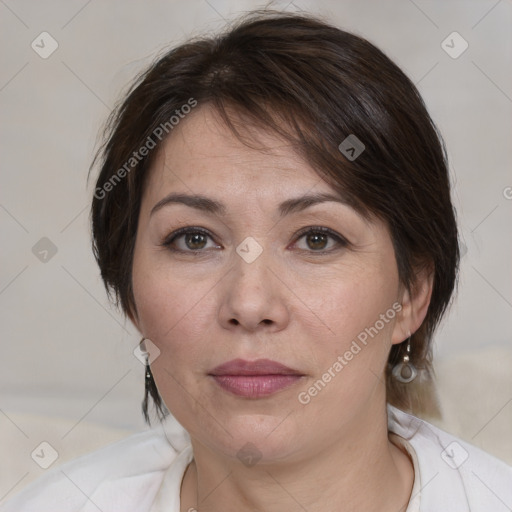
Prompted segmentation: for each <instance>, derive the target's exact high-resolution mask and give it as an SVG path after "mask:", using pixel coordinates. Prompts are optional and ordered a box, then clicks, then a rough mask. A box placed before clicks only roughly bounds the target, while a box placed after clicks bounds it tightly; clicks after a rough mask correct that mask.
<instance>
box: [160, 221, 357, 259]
mask: <svg viewBox="0 0 512 512" xmlns="http://www.w3.org/2000/svg"><path fill="white" fill-rule="evenodd" d="M195 233H200V234H202V235H205V236H208V237H210V238H212V239H213V237H212V235H211V234H210V233H209V232H208V231H207V230H205V229H203V228H199V227H193V226H190V227H185V228H180V229H178V230H176V231H174V232H173V233H171V234H170V235H168V236H167V237H166V238H165V239H164V241H163V242H162V244H161V245H162V246H164V247H166V248H167V249H168V250H170V251H172V252H179V253H190V254H197V255H199V254H203V253H204V252H205V250H204V249H197V250H192V249H189V250H183V249H175V248H173V247H171V244H172V243H173V242H175V241H176V240H177V239H178V238H179V237H181V236H183V235H187V234H195ZM310 233H315V234H318V233H321V234H324V235H329V236H330V237H331V238H333V239H334V240H335V241H336V243H337V244H338V245H339V246H340V247H335V248H334V249H323V250H318V251H314V250H307V249H299V250H301V251H306V252H309V253H312V254H315V255H325V254H330V253H331V252H334V251H336V250H339V249H340V248H344V247H346V246H348V245H349V242H348V241H347V240H346V239H345V238H343V237H342V236H341V235H339V234H338V233H336V232H335V231H333V230H331V229H329V228H326V227H323V226H308V227H306V228H303V229H301V230H300V231H299V232H298V233H297V234H296V237H297V239H296V242H297V241H298V240H300V239H301V238H302V237H304V236H305V235H308V234H310ZM296 242H295V243H296Z"/></svg>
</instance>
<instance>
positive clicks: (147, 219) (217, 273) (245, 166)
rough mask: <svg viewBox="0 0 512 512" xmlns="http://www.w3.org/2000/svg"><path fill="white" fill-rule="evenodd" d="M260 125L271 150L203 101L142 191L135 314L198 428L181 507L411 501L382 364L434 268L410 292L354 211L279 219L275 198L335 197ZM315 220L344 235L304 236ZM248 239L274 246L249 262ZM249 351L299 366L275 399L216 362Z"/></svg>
mask: <svg viewBox="0 0 512 512" xmlns="http://www.w3.org/2000/svg"><path fill="white" fill-rule="evenodd" d="M252 135H253V137H257V140H258V143H259V144H261V145H262V147H263V148H265V150H264V151H262V150H261V149H254V148H249V147H247V146H246V145H244V144H242V143H241V142H240V141H239V140H238V139H236V138H235V136H234V135H233V134H232V133H231V132H230V131H229V129H228V128H227V127H226V126H224V125H223V123H222V122H221V121H220V120H219V116H218V114H216V113H215V111H214V110H212V109H211V108H210V107H209V106H207V105H206V106H201V107H200V108H198V109H197V110H195V111H194V112H193V113H191V114H190V115H189V116H187V118H186V119H185V120H183V121H181V122H180V124H179V125H178V126H177V127H176V128H175V129H174V130H173V132H172V136H171V137H170V138H169V139H168V140H167V141H166V142H165V145H164V146H163V148H162V150H161V151H160V152H159V154H158V155H157V158H156V160H155V163H154V165H153V167H152V168H151V170H150V174H149V177H148V181H147V183H146V188H145V190H144V193H143V198H142V204H141V211H140V217H139V224H138V233H137V239H136V245H135V252H134V262H133V289H134V296H135V303H136V309H137V311H136V312H132V313H131V314H130V318H131V319H132V321H133V323H134V324H135V325H136V327H137V328H138V330H139V331H140V333H141V334H142V335H143V336H144V337H146V338H148V339H150V340H151V341H152V342H153V343H154V344H155V345H156V346H157V347H158V348H159V350H160V355H159V356H158V357H157V358H156V359H155V361H154V362H153V363H152V372H153V375H154V378H155V382H156V384H157V387H158V389H159V391H160V394H161V395H162V398H163V400H164V401H165V403H166V405H167V407H168V408H169V410H170V411H171V413H172V414H173V415H174V416H175V417H176V419H177V420H178V421H179V422H180V423H181V424H182V425H183V426H184V427H185V428H186V430H187V431H188V432H189V434H190V436H191V441H192V445H193V450H194V460H193V461H192V462H191V464H190V465H189V466H188V468H187V470H186V473H185V476H184V479H183V481H182V487H181V507H180V508H181V511H182V512H184V511H187V510H189V508H191V507H194V508H195V509H197V510H199V511H200V512H202V511H205V512H206V511H223V512H226V511H235V510H236V511H243V510H247V511H249V510H251V511H254V510H265V511H267V512H272V511H277V510H279V511H282V510H289V511H293V510H297V511H299V510H304V509H306V510H308V512H315V511H320V510H321V511H322V512H325V511H330V510H341V509H343V510H345V511H356V510H357V511H360V510H365V511H370V512H371V511H374V510H375V511H377V510H378V511H379V512H385V511H390V512H398V511H400V510H402V511H404V510H405V508H406V506H407V502H408V500H409V497H410V494H411V489H412V485H413V479H414V472H413V466H412V463H411V461H410V459H409V457H408V456H407V455H406V454H405V452H402V451H401V449H399V448H397V447H396V446H395V445H394V444H392V443H391V441H390V439H389V437H388V432H387V415H386V398H385V381H384V368H385V365H386V361H387V357H388V354H389V351H390V348H391V345H392V344H395V343H401V342H402V341H404V340H405V339H406V338H407V337H408V333H409V332H414V331H416V330H417V329H418V328H419V326H420V325H421V323H422V321H423V319H424V317H425V315H426V312H427V308H428V304H429V301H430V296H431V291H432V281H431V278H430V277H429V276H427V275H423V274H418V282H417V286H416V288H415V291H414V293H413V294H412V296H411V295H409V293H408V292H407V291H406V290H405V289H404V288H403V287H402V285H401V283H400V281H399V278H398V270H397V265H396V259H395V255H394V250H393V246H392V241H391V238H390V235H389V231H388V229H387V227H386V225H385V224H384V223H383V222H381V221H379V220H377V219H374V220H372V221H371V222H367V221H365V220H364V219H363V218H362V217H360V216H359V215H358V214H357V213H356V212H355V211H354V210H353V209H352V208H350V207H349V206H347V205H344V204H341V203H337V202H324V203H320V204H316V205H314V206H311V207H309V208H306V209H304V210H303V211H300V212H295V213H290V214H289V215H286V216H284V217H282V218H281V217H280V216H279V214H278V211H277V206H278V204H279V203H280V202H282V201H284V200H286V199H290V198H292V197H298V196H301V195H304V194H306V193H316V192H330V193H334V192H335V191H334V190H333V189H332V187H331V186H330V185H328V184H327V183H326V182H324V181H323V180H322V179H321V178H320V177H319V176H318V175H317V174H316V173H315V172H314V170H313V169H312V168H311V167H310V166H309V165H308V164H307V163H306V162H304V161H303V160H301V159H300V158H299V157H298V156H297V155H296V154H295V153H294V152H293V150H292V149H291V148H290V147H289V146H287V145H286V144H285V143H284V142H282V141H281V140H279V139H277V138H275V137H274V136H271V135H269V134H268V133H265V132H264V131H262V130H260V129H255V128H254V129H253V130H252ZM171 192H180V193H186V194H194V193H195V194H202V195H206V196H208V197H210V198H212V199H215V200H217V201H221V202H222V203H224V205H225V207H226V213H225V215H218V214H211V213H206V212H203V211H200V210H197V209H195V208H192V207H190V206H187V205H184V204H168V205H166V206H163V207H162V208H160V209H158V210H157V211H155V212H154V213H153V214H151V210H152V208H153V207H154V206H155V205H156V204H157V203H158V202H159V201H160V200H162V199H163V198H164V197H165V196H167V194H169V193H171ZM185 226H191V227H201V228H204V229H206V230H208V231H209V232H210V233H211V236H203V237H202V238H201V237H199V239H197V238H196V239H194V238H193V237H191V238H189V239H188V244H187V237H186V235H185V236H181V237H180V238H178V239H176V240H175V241H174V243H173V245H172V247H174V248H175V249H181V252H173V251H171V250H170V248H169V247H166V246H164V245H162V244H163V242H164V241H165V240H166V239H167V240H169V235H170V234H171V233H173V232H174V231H175V230H177V229H178V228H182V227H185ZM308 226H313V227H314V226H322V227H327V228H330V229H332V230H333V231H334V232H335V233H337V234H339V235H340V236H341V237H344V238H345V239H346V240H347V241H348V244H347V245H345V246H344V245H341V244H339V243H338V242H337V241H336V239H334V238H332V237H331V236H329V235H327V236H325V237H322V236H321V237H320V239H319V240H315V238H314V234H313V238H312V237H311V236H310V237H309V239H308V236H307V235H306V236H303V235H302V236H297V233H298V232H299V230H300V229H302V228H304V227H308ZM196 236H197V235H196ZM248 236H250V237H253V238H254V239H255V240H256V241H257V242H258V244H259V245H260V246H261V248H262V249H263V251H262V253H261V254H260V255H259V256H258V257H257V258H256V259H255V261H253V262H252V263H247V262H246V261H245V260H244V259H243V258H241V257H240V256H239V255H238V253H237V252H236V248H237V247H238V246H239V244H240V243H241V242H242V241H243V240H244V239H245V238H246V237H248ZM187 251H188V252H187ZM194 251H195V252H194ZM322 251H323V255H321V254H319V253H320V252H322ZM198 253H199V254H198ZM394 303H399V304H401V305H402V310H401V311H400V313H398V314H397V315H396V316H395V317H394V318H393V319H392V320H390V321H389V322H388V323H386V324H385V326H384V328H382V329H381V330H380V331H379V332H378V335H376V336H374V337H373V338H371V339H370V342H369V343H368V344H367V345H366V346H364V347H363V348H362V350H361V351H360V352H359V353H358V354H357V355H355V356H354V357H353V359H352V360H351V361H350V362H348V364H347V365H346V366H344V367H343V369H342V371H340V372H339V373H337V374H336V377H335V378H333V379H332V380H331V381H330V382H329V383H328V384H327V385H326V386H325V388H324V389H322V391H321V392H319V393H318V394H317V395H316V396H314V397H312V398H311V401H310V402H309V403H308V404H307V405H304V404H302V403H300V402H299V400H298V395H299V393H300V392H303V391H307V390H308V388H309V387H310V386H311V385H312V384H313V383H314V382H315V381H317V380H318V379H319V378H321V377H322V374H324V373H325V372H326V371H327V370H328V368H330V367H332V365H333V363H334V362H335V361H336V360H337V357H338V356H339V355H343V354H344V353H345V352H346V351H347V350H348V349H349V347H350V345H351V343H352V340H354V339H355V338H356V336H357V335H358V334H359V333H361V332H362V331H364V329H365V328H368V327H370V326H373V325H374V324H375V322H376V320H378V319H379V315H380V314H382V313H385V312H386V311H388V310H389V309H390V308H391V307H392V305H393V304H394ZM238 357H239V358H242V359H246V360H254V359H258V358H268V359H272V360H275V361H278V362H280V363H282V364H285V365H286V366H289V367H291V368H294V369H298V370H300V371H301V373H302V374H303V375H304V376H303V377H302V378H301V380H300V381H298V382H297V383H296V384H294V385H292V386H291V387H289V388H286V389H284V390H281V391H279V392H277V393H275V394H273V395H271V396H270V397H266V398H259V399H251V398H245V397H237V396H234V395H232V394H230V393H228V392H226V391H224V390H223V389H221V388H220V387H219V386H218V384H217V383H216V382H215V381H214V380H213V379H212V377H210V376H208V372H209V371H211V370H212V369H213V368H214V367H215V366H217V365H219V364H221V363H224V362H226V361H229V360H231V359H234V358H238ZM246 443H252V445H254V446H255V447H256V448H257V451H258V454H259V456H261V459H260V460H259V461H258V462H257V464H256V465H252V466H246V465H244V464H243V463H242V461H241V460H240V459H239V458H238V457H237V452H238V451H239V450H240V449H241V448H242V447H244V446H245V445H246Z"/></svg>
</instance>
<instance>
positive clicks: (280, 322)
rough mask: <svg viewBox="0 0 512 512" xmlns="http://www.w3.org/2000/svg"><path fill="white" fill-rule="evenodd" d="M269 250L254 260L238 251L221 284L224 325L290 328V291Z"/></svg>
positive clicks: (266, 328) (244, 327)
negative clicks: (240, 254) (280, 275)
mask: <svg viewBox="0 0 512 512" xmlns="http://www.w3.org/2000/svg"><path fill="white" fill-rule="evenodd" d="M269 253H270V251H265V250H263V252H262V253H261V254H260V255H259V256H258V257H257V258H256V259H255V260H254V261H250V259H244V258H243V257H242V256H239V254H236V256H235V258H234V263H233V266H232V268H231V270H230V272H228V273H227V275H226V276H225V278H224V279H223V282H222V287H221V294H222V295H221V306H220V310H219V315H220V322H221V324H222V326H223V327H224V328H226V329H233V328H238V329H240V328H242V329H244V330H247V331H257V330H259V329H263V330H265V331H267V332H268V331H279V330H281V329H283V328H285V327H286V325H287V323H288V321H289V310H288V307H289V306H288V304H289V297H290V290H289V289H288V287H287V286H286V284H285V282H284V280H283V279H282V278H281V277H278V274H279V273H280V272H279V271H278V269H277V268H276V264H275V262H273V261H272V257H271V255H270V254H269ZM249 261H250V262H249ZM281 274H282V272H281Z"/></svg>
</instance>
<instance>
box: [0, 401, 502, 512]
mask: <svg viewBox="0 0 512 512" xmlns="http://www.w3.org/2000/svg"><path fill="white" fill-rule="evenodd" d="M388 430H389V432H390V433H391V436H390V437H391V438H392V442H393V443H395V444H400V445H401V446H403V447H404V449H405V450H406V451H407V452H408V453H409V455H410V456H411V459H412V461H413V466H414V485H413V489H412V493H411V499H410V502H409V505H408V508H407V512H510V511H511V510H512V467H511V466H508V465H507V464H505V463H504V462H502V461H500V460H499V459H497V458H495V457H493V456H491V455H489V454H487V453H485V452H483V451H482V450H480V449H479V448H477V447H475V446H472V445H470V444H468V443H466V442H465V441H462V440H461V439H458V438H456V437H455V436H452V435H451V434H448V433H446V432H444V431H443V430H441V429H439V428H437V427H435V426H434V425H431V424H430V423H428V422H426V421H424V420H421V419H419V418H416V417H415V416H411V415H409V414H406V413H404V412H403V411H400V410H399V409H397V408H395V407H393V406H390V405H388ZM192 459H193V451H192V445H191V444H190V437H189V436H188V433H187V432H186V431H185V430H184V429H183V427H181V425H180V424H179V423H178V422H177V421H176V420H174V418H172V417H170V418H169V419H168V420H167V421H166V423H165V428H164V426H162V425H159V426H157V427H155V428H153V429H151V430H148V431H145V432H140V433H137V434H133V435H131V436H129V437H127V438H126V439H123V440H121V441H118V442H117V443H114V444H112V445H110V446H107V447H105V448H102V449H100V450H97V451H95V452H93V453H91V454H88V455H85V456H82V457H79V458H77V459H75V460H73V461H70V462H68V463H66V464H63V465H62V466H60V467H56V468H55V469H52V470H50V471H49V473H47V474H46V475H44V476H43V477H41V478H39V479H38V480H36V481H35V482H33V483H31V484H30V485H29V486H28V487H27V488H25V489H24V490H23V491H22V492H21V493H20V494H18V495H17V496H16V497H14V498H13V499H11V500H9V501H8V502H7V503H5V504H4V505H3V506H2V507H0V512H98V509H99V510H101V511H102V512H119V511H123V512H180V487H181V482H182V479H183V475H184V472H185V470H186V468H187V466H188V464H189V463H190V462H191V460H192Z"/></svg>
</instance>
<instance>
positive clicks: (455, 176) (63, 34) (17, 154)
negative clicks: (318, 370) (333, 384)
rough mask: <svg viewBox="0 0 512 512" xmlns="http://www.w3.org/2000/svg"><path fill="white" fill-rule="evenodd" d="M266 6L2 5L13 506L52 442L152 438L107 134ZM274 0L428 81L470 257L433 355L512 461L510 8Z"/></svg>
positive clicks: (1, 394) (73, 451)
mask: <svg viewBox="0 0 512 512" xmlns="http://www.w3.org/2000/svg"><path fill="white" fill-rule="evenodd" d="M262 5H263V4H261V3H258V2H253V1H238V2H235V1H220V0H208V1H206V0H187V1H182V2H178V1H163V0H155V1H152V2H142V1H139V2H136V1H109V2H100V1H99V0H93V1H89V2H88V1H87V0H76V1H63V0H61V1H44V2H36V1H13V0H5V1H1V2H0V14H1V21H0V23H1V30H0V38H1V42H2V48H3V50H4V51H3V52H2V66H1V67H0V109H1V115H2V120H3V123H2V126H1V135H2V137H1V145H2V147H1V155H2V161H1V162H2V167H1V189H0V224H1V229H2V242H3V243H2V264H1V266H0V308H1V326H2V333H1V335H2V337H1V340H2V358H1V359H0V365H1V368H0V370H1V371H0V433H1V435H0V461H1V462H0V501H1V500H2V499H4V498H5V497H9V496H10V495H12V494H13V493H15V492H17V491H19V490H20V489H21V488H22V487H23V486H24V485H26V484H27V483H29V482H30V481H31V480H33V479H34V478H35V477H37V476H39V475H40V474H41V473H42V472H43V471H44V470H43V469H41V468H39V467H38V466H37V465H36V464H35V463H34V462H33V460H32V459H31V458H30V453H31V452H32V450H34V449H35V448H36V447H37V446H38V445H39V443H40V442H42V441H47V442H49V443H50V444H51V445H52V446H54V447H55V449H56V450H57V452H58V454H59V459H58V460H57V461H56V464H58V463H61V462H63V461H64V460H67V459H68V458H71V457H73V456H76V455H77V454H78V453H83V452H86V451H88V450H90V449H93V448H95V447H98V446H100V445H103V444H105V443H107V442H110V441H112V440H114V439H118V438H120V437H122V436H124V435H127V433H129V432H131V431H134V430H138V429H144V428H146V427H145V425H144V423H143V421H142V415H141V413H140V401H141V398H142V393H143V367H142V365H141V364H140V363H139V362H138V360H137V359H136V358H135V357H134V356H133V354H132V350H133V349H134V347H135V346H136V344H137V343H138V336H137V332H136V331H135V329H134V327H133V326H132V325H131V324H129V323H128V322H125V321H124V319H123V318H122V316H121V315H120V314H118V313H117V312H116V311H115V310H114V309H113V308H111V307H110V306H109V305H108V302H107V299H106V296H105V292H104V289H103V286H102V283H101V282H100V279H99V276H98V269H97V267H96V266H95V262H94V260H93V256H92V253H91V249H90V241H89V227H88V206H89V201H90V199H91V197H92V183H90V184H87V182H86V177H87V170H88V166H89V164H90V161H91V158H92V155H93V150H94V147H95V143H96V134H97V132H98V130H99V128H100V127H101V125H102V123H103V121H104V120H105V118H106V116H107V115H108V113H109V112H110V110H111V108H112V106H113V105H114V103H115V102H116V100H117V99H118V98H119V96H120V93H121V91H122V90H123V88H124V87H125V86H126V84H127V83H128V82H129V81H130V80H131V79H132V77H133V76H134V75H135V73H136V72H138V71H139V70H141V69H143V68H144V67H145V66H146V65H147V64H149V62H150V61H151V60H152V59H153V58H154V56H155V55H156V54H157V53H158V52H159V51H161V50H163V49H164V48H166V47H167V46H168V45H172V44H174V43H178V42H180V41H182V40H183V39H184V38H185V37H186V36H192V35H196V34H199V33H202V32H204V31H206V30H208V31H212V30H215V29H217V28H220V27H221V26H222V25H223V24H224V23H225V21H224V20H225V19H229V18H231V17H233V16H235V15H236V14H237V13H240V12H241V11H244V10H248V9H251V8H255V7H259V6H262ZM273 5H274V6H275V7H276V8H282V9H287V10H289V11H291V10H300V9H304V10H307V11H312V12H316V13H320V14H322V15H324V16H325V17H326V18H327V19H329V20H331V21H332V22H334V23H336V24H337V25H338V26H340V27H341V28H345V29H347V30H351V31H354V32H356V33H358V34H360V35H363V36H365V37H366V38H368V39H369V40H370V41H372V42H373V43H375V44H376V45H377V46H379V47H380V48H381V49H383V50H384V51H385V52H386V53H387V54H388V55H389V56H390V57H391V58H392V59H394V60H395V61H396V62H397V63H398V64H399V65H400V66H401V67H402V68H403V70H404V71H405V72H406V73H407V74H408V75H409V76H410V77H411V78H412V80H413V81H414V82H415V83H416V84H417V85H418V87H419V90H420V92H421V93H422V95H423V97H424V99H425V102H426V104H427V106H428V107H429V110H430V112H431V114H432V116H433V118H434V120H435V121H436V123H437V124H438V126H439V128H440V130H441V132H442V134H443V136H444V137H445V140H446V144H447V147H448V150H449V156H450V159H451V171H452V181H453V183H454V201H455V204H456V207H457V210H458V214H459V222H460V228H461V231H462V234H463V237H464V239H465V244H466V247H467V253H466V254H465V255H464V258H463V261H462V269H461V281H460V290H459V294H458V298H457V300H456V301H455V303H454V305H453V307H452V309H451V313H450V315H449V316H448V318H447V319H446V320H445V322H444V323H443V324H442V326H441V329H440V330H439V332H438V336H437V338H436V345H435V350H436V355H437V357H438V370H439V383H440V393H441V397H442V401H443V408H444V411H445V420H444V423H443V426H445V428H446V429H449V430H450V431H451V432H453V433H455V434H456V435H460V436H462V437H464V438H465V439H467V440H468V441H470V442H472V443H473V444H476V445H478V446H481V447H483V448H484V449H486V450H488V451H490V452H492V453H494V454H496V455H497V456H500V457H502V458H504V459H506V460H508V461H509V463H512V439H511V437H512V435H511V431H512V380H511V376H510V374H511V368H512V349H511V345H512V329H511V322H510V318H511V316H512V315H511V313H512V287H511V283H512V279H511V278H512V267H511V264H510V261H511V254H512V237H511V236H510V235H511V230H510V226H511V221H512V199H511V197H512V188H510V187H512V174H511V172H510V168H511V167H510V166H511V161H512V149H511V148H512V146H511V144H510V140H511V126H512V116H511V113H512V84H511V77H512V68H511V66H510V62H512V55H511V54H512V39H511V35H510V34H511V31H510V26H511V21H512V3H511V2H510V0H501V1H495V0H492V1H487V0H485V1H484V0H479V1H468V0H464V1H442V0H438V1H424V0H415V1H414V2H413V1H412V0H392V1H387V2H382V1H378V0H372V1H361V0H358V1H355V0H354V1H349V0H343V1H337V2H335V1H327V0H322V1H318V2H314V3H312V2H307V1H306V0H295V1H294V2H293V3H290V2H288V1H283V2H275V3H274V4H273ZM43 31H46V32H48V33H49V34H51V36H52V37H53V38H54V39H55V40H56V41H57V43H58V48H57V50H56V51H55V52H54V53H53V54H52V55H51V56H49V57H48V58H46V59H43V58H41V57H40V56H39V55H38V54H37V53H36V52H35V51H34V50H33V49H32V48H31V43H32V41H34V40H35V41H36V43H37V41H40V38H39V39H38V36H39V34H41V32H43ZM453 31H457V32H458V33H459V34H460V35H461V36H462V37H463V38H464V39H465V40H466V41H467V42H468V44H469V47H468V49H467V50H466V51H465V52H464V53H463V54H462V55H460V56H459V57H458V58H457V59H454V58H452V57H450V56H449V55H448V54H447V53H446V52H445V51H444V50H443V48H442V46H441V43H442V41H443V40H445V38H446V37H447V36H448V35H449V34H451V33H452V32H453ZM46 41H47V45H45V48H47V49H48V48H49V40H48V39H47V40H46ZM507 187H508V188H507ZM43 237H47V238H48V239H50V240H51V242H52V243H53V244H54V245H55V248H56V250H57V252H56V254H55V255H53V256H52V257H51V258H48V261H46V262H42V261H40V259H38V258H37V257H36V255H35V254H34V253H33V247H34V245H35V244H36V243H38V241H39V240H40V239H41V238H43ZM56 464H55V465H56Z"/></svg>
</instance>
